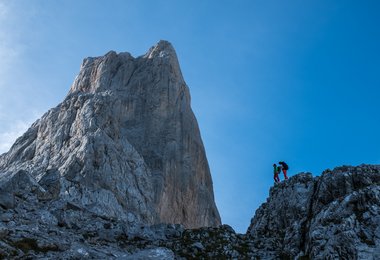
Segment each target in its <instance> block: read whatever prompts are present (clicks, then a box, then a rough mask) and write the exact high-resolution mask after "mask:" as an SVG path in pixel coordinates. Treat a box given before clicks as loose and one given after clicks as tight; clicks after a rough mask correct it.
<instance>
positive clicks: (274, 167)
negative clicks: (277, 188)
mask: <svg viewBox="0 0 380 260" xmlns="http://www.w3.org/2000/svg"><path fill="white" fill-rule="evenodd" d="M280 171H281V168H280V166H277V165H276V164H275V163H274V164H273V174H274V182H276V183H277V182H280V177H278V174H279V173H280Z"/></svg>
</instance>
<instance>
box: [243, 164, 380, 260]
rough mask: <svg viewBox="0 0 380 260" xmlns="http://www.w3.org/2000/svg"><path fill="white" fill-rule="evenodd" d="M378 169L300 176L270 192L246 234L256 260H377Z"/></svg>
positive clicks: (379, 249)
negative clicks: (288, 259)
mask: <svg viewBox="0 0 380 260" xmlns="http://www.w3.org/2000/svg"><path fill="white" fill-rule="evenodd" d="M379 227H380V166H370V165H362V166H358V167H338V168H335V169H334V170H333V171H329V170H327V171H325V172H324V173H323V174H322V175H321V176H320V177H316V178H312V176H311V174H299V175H296V176H294V177H292V178H290V179H289V180H288V181H285V182H282V183H280V184H278V185H276V186H275V187H273V188H271V190H270V196H269V198H268V200H267V202H266V203H264V204H263V205H262V206H261V207H260V208H259V209H258V210H257V211H256V214H255V216H254V218H253V219H252V221H251V225H250V227H249V228H248V231H247V234H248V235H249V237H250V239H251V240H252V243H253V247H254V248H256V249H259V254H258V257H266V258H277V257H281V258H297V257H308V258H310V259H378V258H379V257H380V228H379Z"/></svg>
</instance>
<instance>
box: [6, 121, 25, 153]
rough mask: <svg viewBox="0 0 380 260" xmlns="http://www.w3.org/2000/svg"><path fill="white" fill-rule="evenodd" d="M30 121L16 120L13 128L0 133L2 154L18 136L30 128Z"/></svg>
mask: <svg viewBox="0 0 380 260" xmlns="http://www.w3.org/2000/svg"><path fill="white" fill-rule="evenodd" d="M30 125H31V123H30V122H23V121H16V122H14V123H13V127H12V129H10V130H8V131H5V132H2V133H0V154H2V153H4V152H7V151H8V150H9V148H11V146H12V145H13V143H14V142H15V141H16V139H17V138H18V137H20V136H21V135H22V134H23V133H25V132H26V130H28V128H29V127H30Z"/></svg>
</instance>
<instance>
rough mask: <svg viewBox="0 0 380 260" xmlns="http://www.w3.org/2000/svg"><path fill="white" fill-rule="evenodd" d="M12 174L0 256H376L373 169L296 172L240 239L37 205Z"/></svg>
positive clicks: (378, 187)
mask: <svg viewBox="0 0 380 260" xmlns="http://www.w3.org/2000/svg"><path fill="white" fill-rule="evenodd" d="M15 176H17V180H18V181H20V182H21V183H23V185H22V187H23V189H16V190H15V191H14V194H15V196H14V198H13V202H12V203H13V205H14V208H6V207H4V206H1V207H0V259H1V258H6V259H8V258H22V259H40V258H48V259H52V258H58V259H86V258H87V259H88V258H90V259H91V258H92V259H379V257H380V166H370V165H361V166H358V167H338V168H336V169H334V170H333V171H329V170H328V171H325V172H324V173H323V174H322V175H321V176H319V177H315V178H313V177H312V176H311V174H309V173H301V174H298V175H295V176H293V177H291V178H289V180H287V181H284V182H282V183H279V184H277V185H276V186H274V187H272V188H271V190H270V195H269V198H268V199H267V201H266V202H265V203H263V205H262V206H261V207H260V208H259V209H258V210H257V211H256V214H255V216H254V218H253V219H252V222H251V225H250V227H249V228H248V231H247V233H246V234H236V233H235V231H234V230H233V229H232V228H231V227H229V226H227V225H222V226H218V227H203V228H199V229H184V227H183V226H182V225H173V224H158V225H153V226H146V225H131V224H130V223H129V222H128V221H123V220H118V219H114V218H107V217H104V216H100V215H98V214H94V213H93V212H91V211H89V210H85V209H83V208H81V207H78V206H77V205H75V204H73V203H70V202H65V201H62V200H45V201H41V200H40V199H38V196H37V195H38V194H40V193H41V191H40V190H39V186H38V185H36V182H35V181H33V178H30V177H27V178H26V177H25V174H23V172H18V173H17V174H16V175H15ZM53 180H54V178H53ZM14 183H15V182H12V183H9V189H13V188H14V187H16V188H17V186H13V185H14ZM47 183H48V181H46V182H45V185H48V184H47ZM53 183H54V182H53ZM37 184H38V183H37ZM47 187H48V186H47ZM51 209H55V210H54V211H52V210H51Z"/></svg>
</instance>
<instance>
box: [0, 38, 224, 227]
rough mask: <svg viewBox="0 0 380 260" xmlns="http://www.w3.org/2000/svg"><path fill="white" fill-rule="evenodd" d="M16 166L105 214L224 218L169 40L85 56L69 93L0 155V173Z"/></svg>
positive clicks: (196, 223)
mask: <svg viewBox="0 0 380 260" xmlns="http://www.w3.org/2000/svg"><path fill="white" fill-rule="evenodd" d="M19 170H24V171H22V172H21V173H20V172H19ZM16 174H18V175H20V174H21V175H25V176H26V177H25V178H27V179H28V180H31V181H32V182H33V181H35V182H37V183H38V185H39V186H40V187H41V192H40V195H39V196H40V198H42V199H45V200H63V201H70V202H72V203H75V204H76V205H78V206H79V207H83V208H85V209H87V210H89V211H91V212H94V213H96V214H100V215H104V216H109V217H115V218H121V219H127V220H129V221H132V222H133V221H137V222H142V223H147V224H153V223H159V222H166V223H181V224H183V225H184V226H186V227H189V228H194V227H201V226H216V225H219V224H220V222H221V221H220V217H219V213H218V210H217V208H216V205H215V202H214V194H213V187H212V180H211V175H210V170H209V166H208V162H207V158H206V154H205V149H204V147H203V143H202V139H201V136H200V132H199V128H198V124H197V121H196V118H195V116H194V114H193V112H192V110H191V107H190V94H189V89H188V87H187V85H186V83H185V81H184V79H183V77H182V73H181V70H180V67H179V64H178V60H177V56H176V53H175V51H174V49H173V47H172V45H171V44H170V43H169V42H166V41H160V42H159V43H158V44H157V45H156V46H154V47H152V48H151V49H150V50H149V51H148V52H147V53H146V54H145V55H143V56H140V57H137V58H134V57H132V56H131V55H130V54H129V53H119V54H117V53H115V52H113V51H111V52H109V53H107V54H106V55H105V56H101V57H96V58H86V59H85V60H84V61H83V64H82V66H81V69H80V72H79V75H78V76H77V77H76V79H75V81H74V83H73V85H72V86H71V89H70V91H69V93H68V95H67V97H66V98H65V100H64V101H63V102H62V103H61V104H59V105H58V106H57V107H55V108H53V109H51V110H49V111H48V112H47V113H46V114H45V115H44V116H43V117H42V118H41V119H39V120H38V121H36V122H35V123H34V124H33V125H32V126H31V127H30V129H29V130H28V131H27V132H26V133H25V134H24V135H23V136H21V137H20V138H19V139H17V141H16V143H15V144H14V145H13V146H12V148H11V149H10V151H9V152H8V153H6V154H3V155H1V156H0V182H2V183H3V184H4V183H8V182H9V181H10V180H12V178H14V177H15V176H16ZM18 175H17V176H18ZM5 188H6V187H4V189H5Z"/></svg>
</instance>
